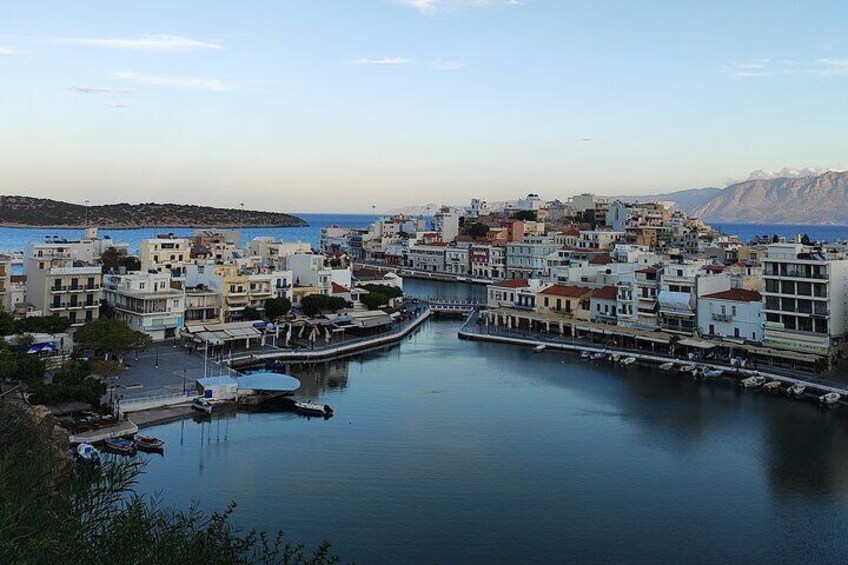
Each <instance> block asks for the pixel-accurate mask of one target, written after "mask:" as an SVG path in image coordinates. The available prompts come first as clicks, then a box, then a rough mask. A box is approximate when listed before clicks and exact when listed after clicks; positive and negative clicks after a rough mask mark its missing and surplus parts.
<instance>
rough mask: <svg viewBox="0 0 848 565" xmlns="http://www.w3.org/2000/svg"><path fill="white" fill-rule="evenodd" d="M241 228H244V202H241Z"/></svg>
mask: <svg viewBox="0 0 848 565" xmlns="http://www.w3.org/2000/svg"><path fill="white" fill-rule="evenodd" d="M239 228H241V229H244V202H239Z"/></svg>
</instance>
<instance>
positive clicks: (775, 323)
mask: <svg viewBox="0 0 848 565" xmlns="http://www.w3.org/2000/svg"><path fill="white" fill-rule="evenodd" d="M762 261H763V282H764V289H763V294H764V296H765V305H764V313H765V332H764V338H763V341H764V343H765V345H768V346H771V347H779V348H783V349H791V350H794V351H802V352H807V353H815V354H818V355H830V354H832V353H833V352H834V351H835V350H836V349H838V348H840V347H842V346H843V345H844V344H845V336H846V332H848V300H846V293H848V257H846V255H845V253H842V252H834V251H830V250H828V249H825V248H821V247H811V246H806V245H802V244H800V243H778V244H773V245H769V246H768V247H767V249H766V254H765V257H763V258H762Z"/></svg>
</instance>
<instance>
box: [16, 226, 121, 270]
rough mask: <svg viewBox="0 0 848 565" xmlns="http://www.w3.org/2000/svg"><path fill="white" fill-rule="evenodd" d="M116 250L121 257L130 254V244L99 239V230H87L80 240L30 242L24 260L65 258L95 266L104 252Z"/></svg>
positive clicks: (25, 248) (48, 239) (26, 247)
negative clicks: (32, 258)
mask: <svg viewBox="0 0 848 565" xmlns="http://www.w3.org/2000/svg"><path fill="white" fill-rule="evenodd" d="M110 247H112V248H114V249H115V250H116V251H117V252H118V253H119V254H121V255H128V254H129V244H126V243H118V242H116V241H113V240H112V239H110V238H109V237H108V236H107V237H103V238H101V237H99V235H98V230H97V228H94V227H92V228H87V229H86V230H85V233H84V235H83V237H81V238H80V239H64V238H60V237H57V236H52V237H51V236H47V237H45V238H44V241H43V242H30V243H28V244H27V245H26V246H25V247H24V259H25V260H26V258H28V257H53V258H59V257H64V258H67V259H71V260H72V261H82V262H83V263H89V264H92V265H93V264H95V263H96V262H97V261H99V260H100V257H101V256H102V255H103V252H104V251H106V250H107V249H109V248H110Z"/></svg>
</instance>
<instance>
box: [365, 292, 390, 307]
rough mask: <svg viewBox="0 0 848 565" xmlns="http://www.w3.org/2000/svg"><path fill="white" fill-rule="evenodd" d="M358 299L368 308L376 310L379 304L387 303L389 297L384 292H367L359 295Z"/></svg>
mask: <svg viewBox="0 0 848 565" xmlns="http://www.w3.org/2000/svg"><path fill="white" fill-rule="evenodd" d="M359 301H360V302H362V303H363V304H364V305H365V306H366V307H367V308H368V309H369V310H377V309H378V308H380V307H381V306H385V305H386V304H388V303H389V297H388V296H386V295H385V294H380V293H379V292H369V293H368V294H363V295H362V296H360V297H359Z"/></svg>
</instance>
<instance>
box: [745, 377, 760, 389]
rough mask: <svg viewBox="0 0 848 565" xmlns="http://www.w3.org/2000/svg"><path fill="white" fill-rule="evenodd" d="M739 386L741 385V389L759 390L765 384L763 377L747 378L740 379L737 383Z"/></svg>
mask: <svg viewBox="0 0 848 565" xmlns="http://www.w3.org/2000/svg"><path fill="white" fill-rule="evenodd" d="M739 384H740V385H742V387H743V388H760V387H761V386H763V385H764V384H766V378H765V377H748V378H746V379H742V380H741V381H739Z"/></svg>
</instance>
